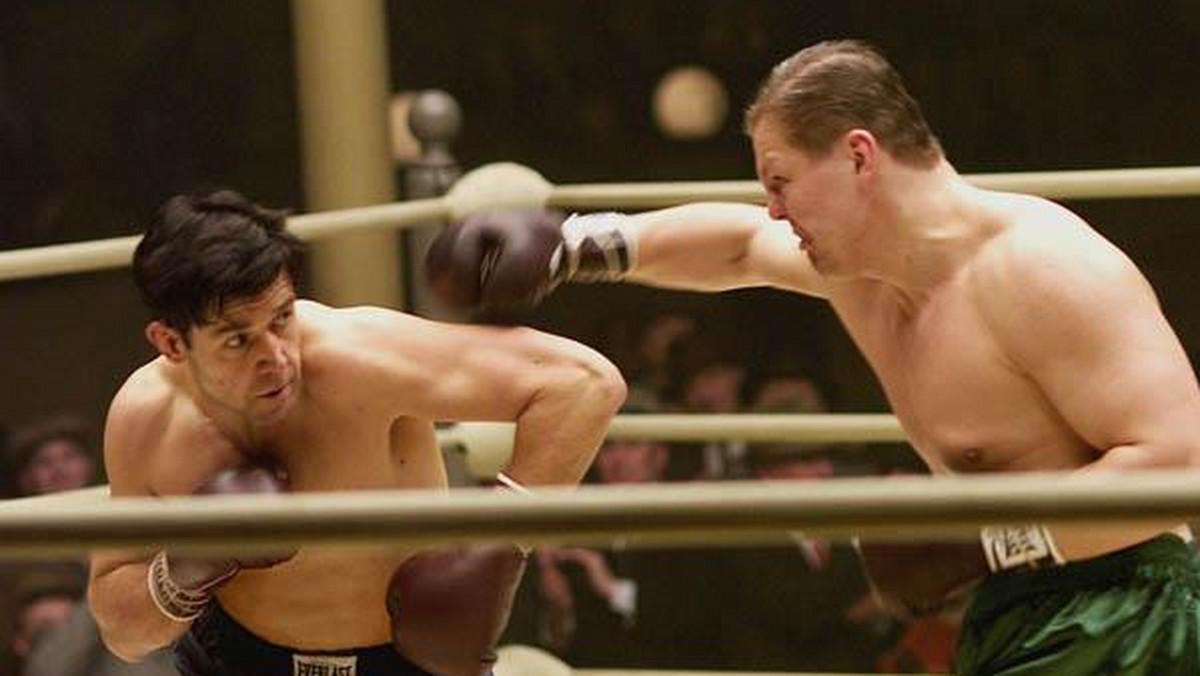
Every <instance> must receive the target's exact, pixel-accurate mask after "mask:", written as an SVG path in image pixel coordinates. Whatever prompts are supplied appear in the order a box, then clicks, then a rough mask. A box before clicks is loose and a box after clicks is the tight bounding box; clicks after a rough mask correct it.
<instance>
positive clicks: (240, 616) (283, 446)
mask: <svg viewBox="0 0 1200 676" xmlns="http://www.w3.org/2000/svg"><path fill="white" fill-rule="evenodd" d="M300 253H301V247H300V244H299V242H298V241H297V240H296V239H295V238H294V237H293V236H292V235H290V234H289V233H288V232H287V231H286V230H285V229H284V218H283V216H282V214H280V213H278V212H274V211H270V210H267V209H264V208H261V207H259V206H257V205H254V204H252V203H250V202H248V201H247V200H246V199H244V198H243V197H241V196H240V195H238V194H236V193H233V192H231V191H221V192H214V193H206V194H195V195H185V196H178V197H175V198H173V199H171V200H169V201H168V202H167V203H166V204H165V205H164V206H163V207H162V208H161V209H160V211H159V212H158V214H157V215H156V217H155V218H154V219H153V220H152V221H151V223H150V224H149V227H148V228H147V230H146V233H145V236H144V238H143V239H142V241H141V243H140V245H139V246H138V248H137V252H136V254H135V256H134V268H133V269H134V277H135V281H136V282H137V285H138V288H139V290H140V292H141V294H142V297H143V299H144V301H145V303H146V305H147V307H148V308H149V310H150V313H151V317H152V320H151V321H150V322H149V324H148V325H147V327H146V337H147V338H148V339H149V341H150V342H151V343H152V344H153V346H154V347H155V348H156V349H157V351H158V353H159V354H158V356H157V358H155V359H154V360H152V361H151V362H149V363H148V364H146V365H144V366H142V367H141V368H139V369H138V370H137V371H135V372H134V373H133V374H132V375H131V376H130V377H129V379H128V380H127V381H126V382H125V384H124V385H123V386H122V387H121V389H120V391H119V392H118V393H117V395H116V397H115V398H114V400H113V402H112V406H111V409H110V411H109V416H108V421H107V428H106V432H105V444H104V446H105V464H106V468H107V472H108V478H109V481H110V483H111V487H112V494H113V495H114V496H165V495H188V494H194V493H233V492H241V493H244V492H249V493H274V492H278V491H285V490H290V491H350V490H372V489H405V488H425V489H429V488H439V487H445V486H446V485H447V477H446V471H445V467H444V466H443V463H442V456H441V453H440V450H439V448H438V445H437V443H436V440H435V437H434V428H433V421H435V420H509V421H516V441H515V449H514V452H513V459H512V463H511V465H510V466H509V467H508V468H507V470H506V472H507V475H508V477H509V478H510V479H511V480H512V481H513V482H516V483H519V484H528V485H535V484H572V483H575V482H577V481H578V480H579V479H580V478H581V477H582V475H583V473H584V471H585V470H586V468H587V466H588V465H589V463H590V461H591V459H592V457H593V455H594V453H595V451H596V449H597V447H598V445H599V442H600V440H601V438H602V437H603V434H604V432H605V430H606V429H607V425H608V422H609V421H610V419H611V417H612V415H613V413H614V412H615V411H616V409H617V407H618V406H619V405H620V402H621V401H622V399H623V398H624V391H625V390H624V383H623V382H622V380H621V377H620V375H619V374H618V373H617V371H616V369H615V368H614V367H613V366H612V365H611V364H610V363H609V362H608V361H606V360H605V359H604V358H603V357H601V356H600V355H598V354H597V353H596V352H594V351H592V350H590V349H588V348H585V347H583V346H581V345H578V344H576V343H573V342H571V341H568V340H565V339H562V338H557V337H554V336H550V335H546V334H543V333H539V332H536V331H533V330H530V329H524V328H489V327H474V326H466V325H451V324H442V323H438V322H433V321H427V320H424V319H421V318H418V317H415V316H411V315H408V314H404V313H401V312H396V311H392V310H388V309H381V308H375V307H356V308H346V309H337V308H332V307H328V306H325V305H322V304H320V303H316V302H312V301H306V300H299V299H297V295H296V283H297V279H298V270H299V267H300V258H299V257H300ZM426 557H432V558H426ZM522 563H523V555H522V554H521V552H519V551H518V550H516V549H515V548H513V547H507V546H506V547H493V548H479V549H478V550H469V551H458V550H455V551H450V552H434V553H429V554H425V553H420V554H415V555H412V556H407V555H406V553H404V552H395V551H386V550H380V551H376V552H372V553H353V554H349V553H335V552H329V551H324V550H313V551H310V550H307V549H303V548H302V549H300V550H299V551H296V552H280V553H275V554H272V555H267V556H255V557H238V556H230V557H229V558H227V559H212V558H209V559H196V558H188V557H185V556H178V555H176V554H174V553H172V552H170V551H165V552H159V553H158V554H157V555H156V556H154V557H152V558H149V559H148V558H146V557H145V556H140V555H132V554H129V553H124V552H103V553H97V554H95V555H94V556H93V560H92V571H91V583H90V588H89V599H90V602H91V606H92V609H93V611H94V613H95V615H96V618H97V620H98V622H99V625H100V628H101V631H102V635H103V638H104V640H105V642H106V644H107V645H108V646H109V648H111V649H112V651H113V652H115V653H116V654H118V655H120V656H122V657H124V658H126V659H131V660H133V659H137V658H138V657H140V656H142V655H145V654H147V653H148V652H149V651H151V650H153V649H155V648H159V647H162V646H165V645H169V644H172V643H173V642H176V643H177V645H176V654H177V661H178V663H179V665H180V668H181V670H182V671H183V673H184V674H188V675H195V676H208V675H209V674H246V675H248V676H249V675H253V676H274V675H276V674H278V675H283V674H301V673H303V674H314V675H315V674H338V675H339V676H353V675H355V674H357V675H358V676H373V675H375V674H388V675H389V676H393V675H397V674H412V675H423V674H437V675H438V676H479V674H481V673H486V672H487V671H488V669H489V666H488V659H489V657H488V650H489V649H490V647H491V645H490V644H491V642H492V641H494V640H495V639H496V638H497V637H498V635H499V631H500V630H502V629H503V624H504V621H505V617H506V613H507V604H508V603H509V602H511V587H512V586H513V585H515V578H516V576H519V574H520V570H519V569H520V566H521V564H522ZM393 574H394V577H393ZM443 593H445V594H447V595H449V596H448V597H446V598H442V597H440V596H438V594H443ZM455 594H457V595H458V597H454V595H455ZM446 603H451V604H453V603H457V604H458V605H459V606H461V607H458V608H456V609H453V610H452V611H450V612H447V609H446V607H444V606H445V604H446ZM439 623H440V624H439ZM447 623H448V624H447Z"/></svg>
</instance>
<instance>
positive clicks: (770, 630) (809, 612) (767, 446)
mask: <svg viewBox="0 0 1200 676" xmlns="http://www.w3.org/2000/svg"><path fill="white" fill-rule="evenodd" d="M756 390H757V392H756V394H755V396H754V399H753V403H752V404H751V405H750V407H749V408H750V410H751V411H752V412H755V413H828V412H829V409H830V406H829V397H828V395H827V394H826V391H825V389H824V388H823V387H821V385H820V384H819V383H818V382H817V381H816V380H814V379H813V378H812V377H810V376H808V375H807V374H806V373H804V372H803V371H800V370H790V369H789V370H787V371H783V372H779V373H776V374H772V375H770V376H768V377H766V378H765V379H763V380H762V381H761V382H760V383H759V385H758V387H757V388H756ZM843 453H849V454H850V456H843V455H842V454H843ZM857 455H858V454H857V453H856V452H855V449H853V448H849V449H848V448H843V447H842V446H841V445H833V444H812V443H798V442H783V443H752V444H748V446H747V451H746V457H745V466H746V469H747V471H748V472H749V475H750V477H751V478H757V479H764V480H773V481H785V480H789V481H800V480H824V479H829V478H832V477H834V476H837V475H840V474H842V473H843V472H847V471H852V472H855V473H857V472H859V471H861V468H860V467H859V465H858V461H857V460H852V461H851V462H850V463H845V462H843V458H844V457H851V458H854V457H857ZM716 561H717V562H718V566H719V573H718V579H719V580H720V582H721V586H720V589H721V593H722V595H723V603H722V608H723V611H722V613H721V615H720V618H721V623H722V629H721V636H722V644H721V645H722V648H723V650H724V653H723V659H724V661H725V662H726V663H727V664H729V665H740V666H738V668H740V669H751V670H766V671H822V672H824V671H859V672H864V671H871V670H873V669H874V667H875V656H876V655H878V654H879V653H880V652H882V650H883V648H884V646H885V645H886V644H887V643H886V642H887V641H888V639H889V638H890V635H889V634H888V633H887V632H888V630H889V629H890V628H891V627H890V625H887V624H882V625H881V624H879V623H877V622H876V620H877V619H878V615H863V614H862V613H861V612H856V611H857V610H858V609H857V608H856V605H857V604H858V603H859V601H860V600H861V599H863V598H864V597H865V598H868V600H869V585H868V582H867V579H866V576H865V575H864V573H863V570H862V567H861V566H860V564H859V562H858V557H857V555H856V554H855V552H854V549H853V547H852V546H851V545H850V544H849V543H844V542H827V541H824V540H815V539H811V538H804V537H800V536H799V535H798V534H794V535H792V536H791V537H787V538H781V540H780V542H778V543H777V544H774V545H772V546H763V547H752V548H730V549H726V550H722V551H720V552H718V553H717V554H716ZM797 609H802V610H801V611H799V612H798V611H797Z"/></svg>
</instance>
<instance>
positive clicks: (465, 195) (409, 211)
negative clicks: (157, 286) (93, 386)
mask: <svg viewBox="0 0 1200 676" xmlns="http://www.w3.org/2000/svg"><path fill="white" fill-rule="evenodd" d="M965 178H966V179H967V180H969V181H971V182H972V183H975V184H976V185H978V186H980V187H984V188H990V189H996V190H1009V191H1014V192H1027V193H1032V194H1037V195H1042V196H1044V197H1050V198H1053V199H1117V198H1139V197H1185V196H1200V167H1157V168H1145V169H1095V170H1086V171H1049V172H1022V173H998V174H973V175H967V176H966V177H965ZM699 200H726V201H737V202H762V200H763V193H762V187H761V186H760V185H759V184H758V183H757V182H754V181H697V182H680V183H636V184H630V183H612V184H579V185H561V186H553V185H551V184H549V183H548V182H546V181H545V179H543V178H541V176H540V175H538V174H537V173H536V172H534V171H532V170H530V169H528V168H525V167H520V166H519V165H512V164H507V163H504V164H496V165H487V166H484V167H480V168H479V169H476V170H474V171H472V172H470V173H468V174H467V175H466V176H464V177H463V178H462V180H461V181H460V182H459V183H458V184H457V185H456V186H455V188H454V189H453V190H451V191H450V193H449V194H447V195H446V196H445V197H440V198H432V199H424V200H414V201H409V202H396V203H393V204H384V205H378V206H371V207H363V208H357V209H342V210H336V211H326V212H321V213H314V214H304V215H298V216H293V217H291V218H289V219H288V227H289V228H290V229H292V230H293V231H294V232H295V233H296V234H297V236H299V237H300V238H301V239H305V240H315V239H321V238H325V237H331V236H334V235H337V234H340V233H343V232H347V231H351V230H363V229H376V230H378V229H397V228H402V227H407V226H413V225H419V224H429V223H436V222H442V221H446V220H450V219H453V218H458V217H461V216H462V215H464V214H466V213H470V212H473V211H478V210H480V209H485V208H494V207H501V206H549V207H554V208H560V209H568V210H570V209H577V210H589V209H607V208H623V209H649V208H655V207H662V206H669V205H673V204H680V203H683V202H689V201H699ZM137 241H138V237H136V236H129V237H114V238H109V239H100V240H92V241H85V242H73V243H69V244H58V245H52V246H42V247H32V248H27V249H14V250H10V251H0V281H7V280H17V279H29V278H33V277H41V276H48V275H58V274H69V273H80V272H92V271H99V270H106V269H112V268H119V267H123V266H125V265H128V264H129V261H130V258H131V256H132V252H133V249H134V247H135V246H137Z"/></svg>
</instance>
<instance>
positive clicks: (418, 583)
mask: <svg viewBox="0 0 1200 676" xmlns="http://www.w3.org/2000/svg"><path fill="white" fill-rule="evenodd" d="M524 570H525V553H524V552H523V551H521V550H520V549H519V548H517V547H514V546H512V545H493V546H478V547H462V548H458V549H447V550H437V551H430V552H422V553H419V554H415V555H413V556H412V557H410V558H409V559H408V560H406V561H405V562H404V563H402V564H400V566H399V567H398V568H397V569H396V572H395V573H394V574H393V575H392V580H391V584H390V585H389V587H388V595H387V609H388V613H389V614H390V615H391V618H392V637H393V638H392V644H393V645H394V646H395V648H396V650H397V651H398V652H399V653H400V654H401V655H404V657H406V658H407V659H408V660H409V661H411V662H413V663H414V664H416V665H417V666H419V667H421V668H422V669H425V670H426V671H429V672H431V673H434V674H438V676H481V675H482V674H487V673H488V672H489V670H490V668H491V665H492V663H493V662H494V661H495V659H496V655H495V648H496V642H497V641H498V640H500V635H501V634H502V633H503V632H504V628H505V626H506V625H507V624H508V616H509V611H510V610H511V609H512V602H513V597H514V596H515V595H516V591H517V585H518V584H519V583H520V581H521V574H522V573H523V572H524Z"/></svg>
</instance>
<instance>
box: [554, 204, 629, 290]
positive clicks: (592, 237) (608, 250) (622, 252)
mask: <svg viewBox="0 0 1200 676" xmlns="http://www.w3.org/2000/svg"><path fill="white" fill-rule="evenodd" d="M632 223H633V221H632V218H631V217H630V216H629V215H628V214H622V213H618V212H615V211H610V212H604V213H595V214H572V215H571V216H570V217H569V218H568V219H567V220H566V221H564V222H563V224H562V236H563V248H562V251H563V256H562V260H560V261H558V267H559V271H560V273H559V274H561V275H562V276H563V277H564V278H565V279H571V280H574V281H579V282H617V281H620V280H622V279H624V277H625V275H627V274H628V273H629V271H630V270H632V269H633V268H635V267H636V266H637V253H638V252H637V237H636V233H634V232H633V228H632ZM556 276H557V275H556Z"/></svg>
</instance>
